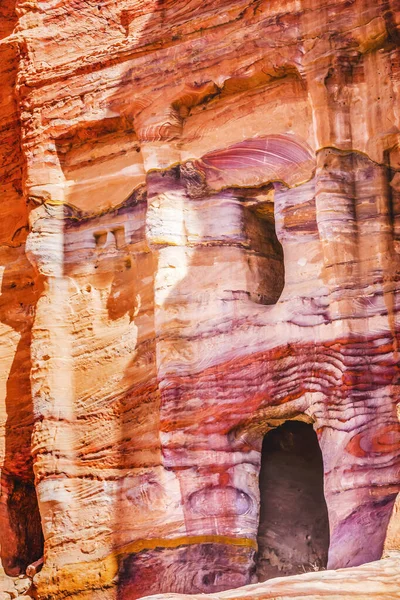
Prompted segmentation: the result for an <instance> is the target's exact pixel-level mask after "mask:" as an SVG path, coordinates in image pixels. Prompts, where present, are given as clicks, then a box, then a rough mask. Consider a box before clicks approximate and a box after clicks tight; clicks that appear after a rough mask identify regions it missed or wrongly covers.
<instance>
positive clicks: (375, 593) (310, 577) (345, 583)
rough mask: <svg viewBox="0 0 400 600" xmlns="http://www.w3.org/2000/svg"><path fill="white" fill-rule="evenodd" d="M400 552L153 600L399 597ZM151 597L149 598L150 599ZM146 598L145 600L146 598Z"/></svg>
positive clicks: (390, 599)
mask: <svg viewBox="0 0 400 600" xmlns="http://www.w3.org/2000/svg"><path fill="white" fill-rule="evenodd" d="M398 561H399V555H398V554H397V555H396V556H392V557H391V558H386V559H383V560H381V561H379V562H373V563H368V564H367V565H363V566H362V567H357V568H350V569H339V570H338V571H324V572H323V573H307V574H304V575H300V576H293V577H282V578H281V577H280V578H278V579H273V580H272V579H270V580H269V581H268V582H266V583H264V584H263V583H259V584H256V585H249V586H246V587H243V588H240V589H238V590H230V591H227V592H222V593H215V594H209V595H207V594H200V595H190V596H182V595H180V594H161V595H157V596H151V598H152V600H244V599H245V598H248V599H249V600H287V599H289V598H291V599H292V600H299V599H301V598H307V599H310V598H312V599H313V600H314V599H315V600H317V599H318V600H319V599H320V598H321V599H322V598H324V599H325V600H343V598H354V600H365V599H372V598H373V599H374V600H397V599H398V598H400V590H399V585H398ZM149 598H150V597H148V599H147V600H149ZM143 600H144V599H143Z"/></svg>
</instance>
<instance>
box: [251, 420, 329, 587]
mask: <svg viewBox="0 0 400 600" xmlns="http://www.w3.org/2000/svg"><path fill="white" fill-rule="evenodd" d="M259 485H260V522H259V529H258V540H257V541H258V555H257V565H256V566H257V577H258V581H265V580H267V579H270V578H272V577H279V576H284V575H294V574H296V573H302V572H304V571H314V570H315V571H317V570H322V569H324V568H326V564H327V559H328V548H329V521H328V512H327V507H326V502H325V498H324V489H323V463H322V454H321V450H320V447H319V444H318V439H317V436H316V434H315V432H314V430H313V427H312V425H308V424H306V423H303V422H300V421H286V422H285V423H284V424H283V425H281V426H280V427H277V428H276V429H273V430H271V431H269V432H268V433H267V434H266V435H265V437H264V440H263V445H262V454H261V470H260V480H259Z"/></svg>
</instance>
